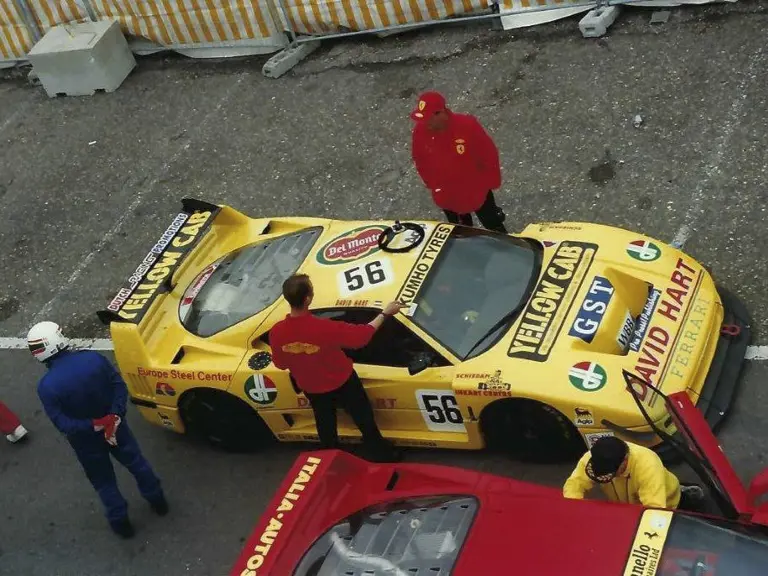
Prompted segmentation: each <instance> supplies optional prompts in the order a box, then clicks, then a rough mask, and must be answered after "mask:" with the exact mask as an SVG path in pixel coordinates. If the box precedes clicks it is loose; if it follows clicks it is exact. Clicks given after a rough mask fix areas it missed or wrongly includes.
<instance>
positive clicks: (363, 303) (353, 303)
mask: <svg viewBox="0 0 768 576" xmlns="http://www.w3.org/2000/svg"><path fill="white" fill-rule="evenodd" d="M336 306H344V307H345V308H346V307H353V308H368V307H369V306H370V307H373V308H381V307H382V306H384V302H383V301H382V300H374V301H373V302H371V301H370V300H360V299H357V300H353V299H351V298H339V299H338V300H336Z"/></svg>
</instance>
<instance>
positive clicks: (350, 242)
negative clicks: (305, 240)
mask: <svg viewBox="0 0 768 576" xmlns="http://www.w3.org/2000/svg"><path fill="white" fill-rule="evenodd" d="M385 229H386V228H385V227H384V226H380V225H372V226H363V227H362V228H356V229H354V230H350V231H349V232H347V233H345V234H342V235H341V236H337V237H336V238H334V239H333V240H331V241H330V242H328V243H327V244H326V245H325V246H323V248H322V249H321V250H320V252H318V253H317V261H318V262H320V264H326V265H332V264H343V263H345V262H350V261H352V260H357V259H358V258H363V257H364V256H368V255H370V254H373V253H375V252H378V251H379V236H380V235H381V233H382V232H383V231H384V230H385Z"/></svg>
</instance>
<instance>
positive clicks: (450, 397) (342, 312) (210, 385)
mask: <svg viewBox="0 0 768 576" xmlns="http://www.w3.org/2000/svg"><path fill="white" fill-rule="evenodd" d="M294 273H307V274H309V276H310V277H311V278H312V280H313V284H314V287H315V297H314V302H313V310H312V311H313V313H314V314H316V315H318V316H323V317H326V318H333V319H337V320H344V321H347V322H354V323H367V322H369V321H370V320H372V319H373V318H374V317H375V316H376V315H377V314H378V312H379V311H380V309H381V307H382V306H383V305H384V304H386V302H387V301H390V300H394V299H397V300H400V301H402V302H403V303H406V304H407V305H408V306H409V308H408V310H407V311H404V313H401V314H398V315H397V316H396V317H395V318H394V319H391V320H388V321H387V322H385V324H384V326H383V327H382V328H381V329H380V330H379V331H378V332H377V333H376V335H375V337H374V338H373V340H372V341H371V342H370V343H369V344H368V345H367V346H366V347H365V348H363V349H360V350H350V351H349V355H350V356H351V357H352V358H353V360H354V362H355V364H356V370H357V372H358V374H359V375H360V377H361V379H362V381H363V383H364V386H365V388H366V391H367V394H368V396H369V398H370V400H371V403H372V404H373V407H374V411H375V416H376V421H377V423H378V425H379V427H380V429H381V430H382V433H383V434H384V436H385V437H387V438H390V439H392V440H393V441H394V442H395V443H396V444H398V445H401V446H421V447H446V448H464V449H479V448H483V447H486V446H492V447H498V448H502V449H505V450H510V451H512V452H513V453H514V454H515V455H516V456H518V457H522V458H527V457H542V456H543V455H547V456H552V457H553V458H560V457H563V456H569V457H570V456H572V455H575V454H578V453H581V452H582V451H583V449H584V446H585V443H586V444H587V445H589V444H591V443H592V442H593V441H594V440H595V439H597V438H599V437H600V436H601V435H605V434H617V435H619V436H621V437H624V438H626V439H627V440H631V441H633V442H636V443H639V444H643V445H646V446H653V445H656V444H658V443H659V438H658V435H657V434H656V433H654V431H653V430H652V429H651V428H650V427H649V426H648V424H647V422H645V420H644V419H643V416H642V414H641V413H640V412H639V411H638V409H637V406H636V405H635V403H634V399H633V396H632V395H631V394H629V393H628V389H627V385H626V383H625V381H624V380H623V378H622V370H624V369H628V370H631V371H634V372H635V373H637V374H638V375H639V378H638V380H637V381H636V382H634V383H633V386H634V387H635V388H636V393H637V394H638V395H639V397H640V398H641V399H642V401H643V403H644V405H645V406H646V408H647V410H648V411H649V413H650V415H651V417H652V419H653V421H654V422H659V423H660V424H661V425H662V428H663V429H665V430H669V426H670V425H671V424H670V423H669V422H665V421H664V420H663V413H664V409H663V406H662V404H661V403H659V401H658V398H657V395H656V394H654V393H653V392H652V391H651V390H650V389H649V388H648V387H647V386H646V383H648V384H651V385H656V386H658V387H659V388H660V389H662V390H663V391H664V392H666V393H674V392H677V391H685V392H686V393H687V394H688V395H689V396H690V398H691V400H692V401H693V402H694V403H695V404H696V405H697V406H698V408H699V409H700V410H701V411H702V412H703V413H704V414H705V415H706V418H707V420H708V421H709V422H710V424H711V425H712V426H715V425H716V424H717V423H718V422H719V420H720V419H721V418H722V416H723V415H724V414H725V413H726V411H727V409H728V407H729V405H730V403H731V401H732V397H733V393H734V390H735V389H736V382H737V380H738V377H739V372H740V369H741V365H742V361H743V359H744V354H745V352H746V347H747V345H748V343H749V340H750V329H749V319H748V316H747V314H746V312H745V311H744V309H743V308H742V307H741V305H740V304H739V303H738V301H736V300H735V299H734V298H732V297H730V296H729V295H728V293H727V292H724V291H719V290H718V289H717V287H716V286H715V283H714V281H713V279H712V276H711V275H710V274H709V273H708V272H707V270H706V269H705V268H703V267H702V266H701V265H700V264H699V263H697V262H696V261H695V260H693V259H692V258H691V257H689V256H688V255H686V254H684V253H682V252H681V251H679V250H677V249H675V248H672V247H670V246H667V245H664V244H662V243H661V242H658V241H656V240H653V239H650V238H647V237H645V236H642V235H639V234H636V233H634V232H628V231H625V230H621V229H617V228H610V227H607V226H602V225H597V224H586V223H545V224H531V225H529V226H528V227H527V228H526V229H525V230H523V232H522V233H521V234H519V235H514V234H510V235H503V234H498V233H494V232H489V231H487V230H482V229H477V228H468V227H462V226H453V225H451V224H442V223H436V222H409V223H402V224H401V223H399V222H398V223H394V225H390V224H387V223H384V222H346V221H335V220H327V219H313V218H249V217H247V216H246V215H244V214H242V213H240V212H238V211H236V210H234V209H233V208H231V207H228V206H217V205H213V204H209V203H207V202H203V201H199V200H191V199H186V200H184V201H183V210H182V212H181V213H179V214H178V215H177V216H176V217H175V218H174V219H173V221H172V223H171V225H170V226H169V227H168V229H167V230H166V231H165V232H164V233H163V234H162V236H161V237H160V239H159V240H158V241H157V243H156V244H155V245H154V246H153V248H152V249H151V250H150V252H149V253H148V254H147V256H146V257H145V258H144V260H143V261H142V263H141V264H140V265H139V267H138V268H137V269H136V271H135V272H134V273H133V274H132V275H131V276H130V277H129V279H128V281H127V282H126V283H125V285H124V286H123V287H122V288H121V289H120V291H119V292H118V294H117V296H116V297H115V298H114V299H113V300H112V302H111V303H110V304H109V305H108V306H107V309H106V310H102V311H100V312H99V317H100V318H101V319H102V321H103V322H105V323H108V324H109V325H110V326H111V335H112V338H113V341H114V348H115V356H116V359H117V363H118V365H119V368H120V371H121V372H122V374H123V376H124V377H125V379H126V382H127V383H128V388H129V390H130V395H131V399H132V401H133V403H134V404H135V405H137V406H138V408H139V410H140V411H141V413H142V414H143V415H144V417H145V418H147V419H148V420H150V421H151V422H153V423H155V424H158V425H162V426H164V427H166V428H168V429H170V430H174V431H176V432H187V431H189V432H193V433H195V434H198V435H201V436H203V437H206V438H208V439H209V440H211V441H212V442H214V443H216V444H219V445H222V446H226V447H229V448H233V449H246V448H251V447H257V446H259V445H260V444H262V443H263V442H265V441H268V440H270V439H272V438H273V437H276V438H277V439H279V440H282V441H315V440H317V430H316V427H315V422H314V418H313V413H312V410H311V408H310V406H309V402H308V400H307V398H306V397H305V396H304V395H303V394H302V393H301V391H300V390H299V389H298V388H297V387H296V385H295V383H293V382H292V380H291V377H290V375H289V373H287V372H285V371H282V370H279V369H277V368H276V367H275V366H274V364H273V363H272V361H271V349H270V345H269V334H270V329H271V328H272V326H274V324H275V323H276V322H278V321H279V320H281V319H282V318H284V317H285V315H286V314H287V313H288V311H289V307H288V305H287V303H286V302H285V299H284V298H283V297H282V295H281V287H282V283H283V281H284V280H285V279H286V278H288V277H289V276H290V275H292V274H294ZM339 435H340V437H341V438H342V440H347V441H357V439H359V433H358V431H357V429H356V428H355V427H354V424H353V423H352V421H351V420H350V419H348V418H347V416H346V415H345V414H340V420H339Z"/></svg>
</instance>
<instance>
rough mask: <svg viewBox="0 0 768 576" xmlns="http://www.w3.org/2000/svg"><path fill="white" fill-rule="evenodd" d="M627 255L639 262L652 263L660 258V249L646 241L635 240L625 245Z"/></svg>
mask: <svg viewBox="0 0 768 576" xmlns="http://www.w3.org/2000/svg"><path fill="white" fill-rule="evenodd" d="M627 254H629V255H630V257H632V258H634V259H635V260H640V261H641V262H653V261H654V260H656V259H657V258H658V257H659V256H661V248H659V247H658V246H656V244H654V243H653V242H648V241H647V240H635V241H634V242H630V243H629V244H628V245H627Z"/></svg>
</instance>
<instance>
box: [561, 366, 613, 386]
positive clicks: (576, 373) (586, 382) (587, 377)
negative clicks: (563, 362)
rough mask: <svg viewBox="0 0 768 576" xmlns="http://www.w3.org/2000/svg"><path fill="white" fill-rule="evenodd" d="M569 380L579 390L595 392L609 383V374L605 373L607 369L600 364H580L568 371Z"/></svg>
mask: <svg viewBox="0 0 768 576" xmlns="http://www.w3.org/2000/svg"><path fill="white" fill-rule="evenodd" d="M568 380H570V381H571V384H573V385H574V386H575V387H576V388H578V389H579V390H583V391H584V392H595V391H597V390H600V388H602V387H603V386H605V384H606V382H608V374H606V373H605V368H603V367H602V366H600V364H597V363H595V362H579V363H578V364H574V365H573V366H571V369H570V370H569V371H568Z"/></svg>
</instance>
